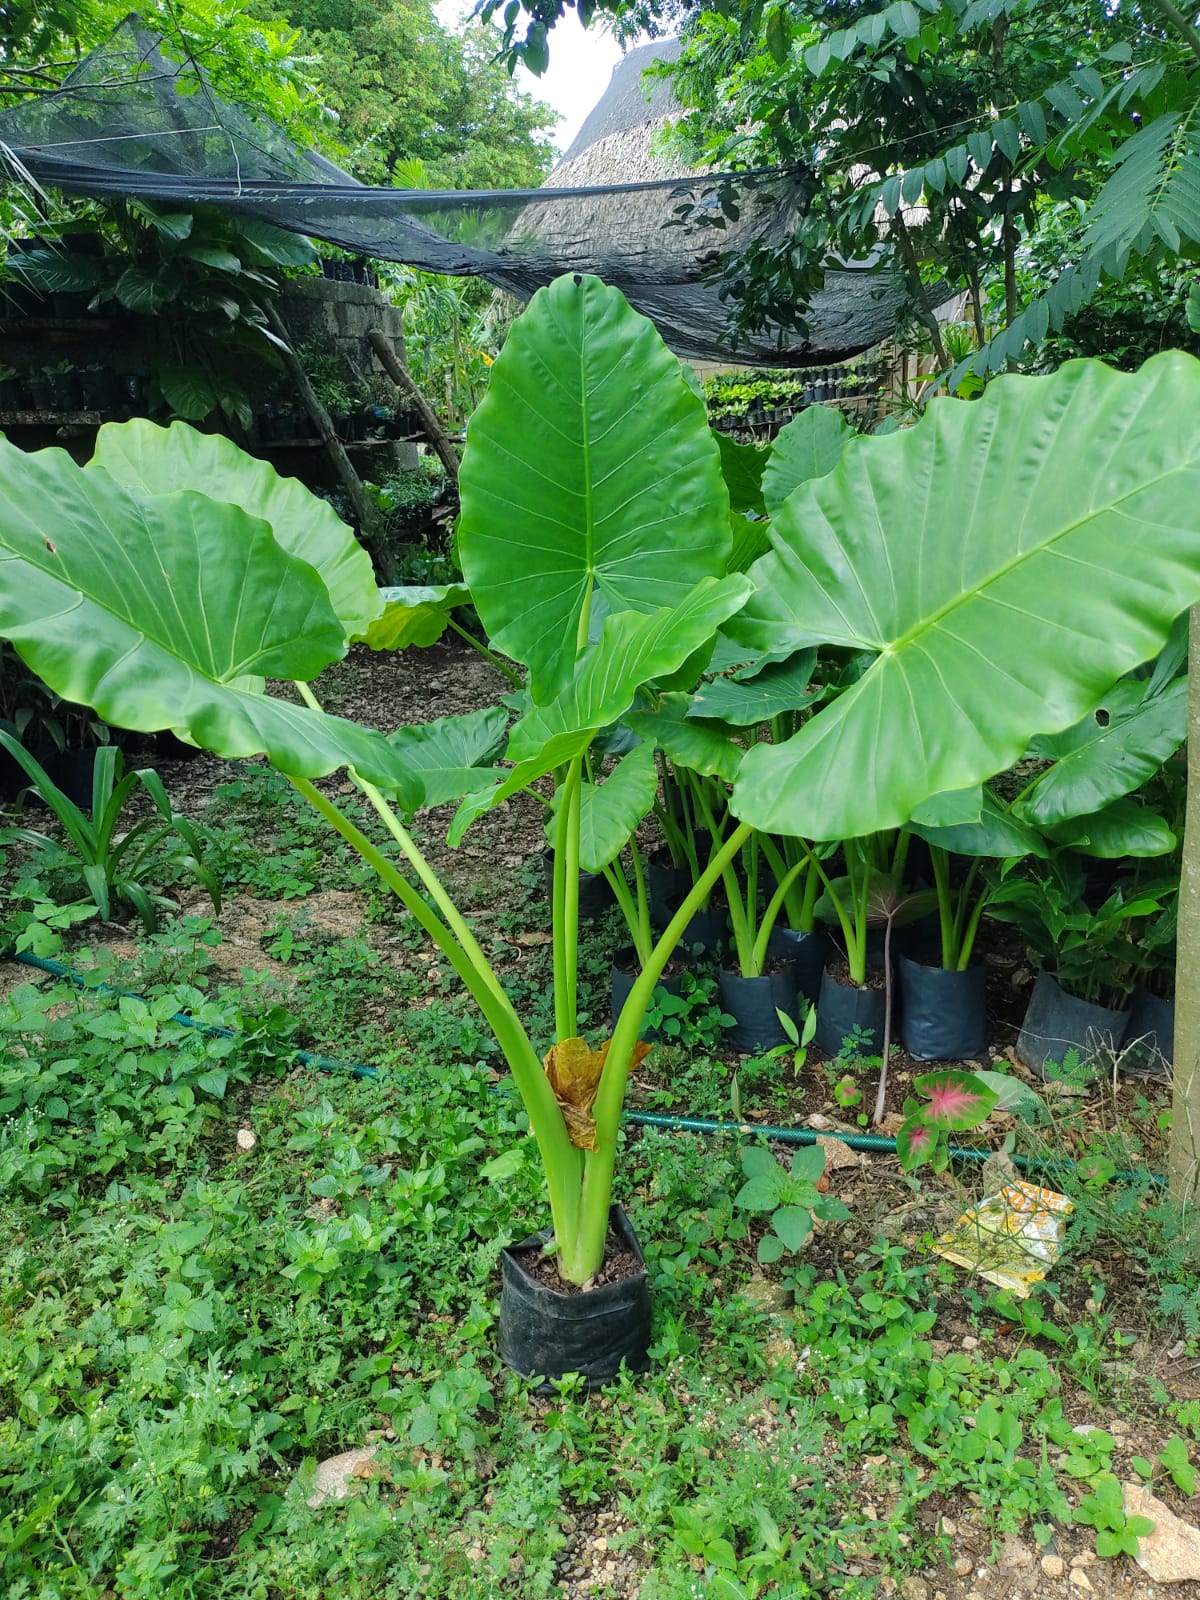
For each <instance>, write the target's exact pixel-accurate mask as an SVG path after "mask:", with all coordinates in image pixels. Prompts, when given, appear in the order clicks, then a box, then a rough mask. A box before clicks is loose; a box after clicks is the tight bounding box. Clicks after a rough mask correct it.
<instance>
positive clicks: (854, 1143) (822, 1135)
mask: <svg viewBox="0 0 1200 1600" xmlns="http://www.w3.org/2000/svg"><path fill="white" fill-rule="evenodd" d="M12 959H13V960H14V961H20V962H22V963H23V964H24V965H25V966H27V967H36V968H37V970H38V971H39V972H46V973H49V974H50V975H51V976H53V977H55V978H66V979H67V980H68V981H69V982H70V983H74V984H78V985H79V987H80V988H83V989H96V990H97V991H98V992H100V993H103V994H130V993H131V991H129V990H127V989H115V988H114V987H113V986H112V985H111V984H108V983H89V981H88V980H87V979H86V978H84V977H81V976H80V974H79V973H78V972H74V971H72V969H71V968H70V967H66V966H64V965H63V964H62V962H61V961H51V960H48V959H47V958H46V957H45V956H35V955H30V954H29V953H28V952H27V951H20V952H17V953H15V954H14V955H13V956H12ZM132 998H134V999H139V998H141V997H140V996H137V995H133V996H132ZM171 1021H172V1022H178V1023H180V1024H181V1025H182V1026H183V1027H185V1028H195V1029H197V1030H198V1031H199V1032H200V1033H207V1034H219V1035H221V1036H222V1037H223V1038H227V1039H232V1038H234V1037H236V1032H235V1030H234V1029H233V1028H222V1027H218V1026H217V1025H216V1024H215V1023H211V1022H200V1021H199V1020H198V1019H197V1018H196V1017H192V1016H189V1015H188V1013H187V1012H186V1011H176V1012H175V1013H174V1014H173V1015H172V1017H171ZM296 1060H297V1061H299V1062H300V1064H301V1065H302V1066H305V1067H316V1068H317V1069H318V1070H319V1071H321V1072H346V1073H349V1074H350V1075H351V1076H352V1077H355V1078H377V1077H378V1076H379V1072H378V1069H377V1068H375V1067H367V1066H363V1065H362V1064H361V1063H359V1062H357V1061H345V1060H341V1059H340V1058H338V1057H337V1056H319V1055H314V1054H313V1053H312V1052H311V1051H309V1050H297V1051H296ZM495 1087H496V1088H502V1087H504V1086H503V1085H500V1084H497V1085H496V1086H495ZM622 1120H623V1121H625V1122H628V1123H632V1124H633V1125H634V1126H635V1127H638V1128H662V1129H665V1130H666V1131H668V1132H670V1133H706V1134H714V1133H728V1134H739V1133H740V1134H747V1133H753V1134H758V1135H760V1136H761V1137H762V1138H765V1139H773V1140H776V1141H778V1142H779V1143H780V1144H796V1145H808V1144H816V1142H817V1140H818V1139H838V1140H840V1142H841V1143H842V1144H844V1145H848V1146H849V1148H850V1149H851V1150H864V1151H871V1152H874V1153H876V1154H881V1155H893V1156H894V1155H895V1154H896V1141H895V1139H892V1138H889V1137H887V1136H886V1135H884V1134H878V1133H838V1132H837V1131H836V1130H834V1129H832V1128H831V1129H830V1130H829V1131H828V1132H826V1131H824V1130H822V1131H820V1132H817V1131H815V1130H813V1129H812V1128H777V1127H773V1126H771V1125H770V1124H769V1123H765V1122H724V1121H720V1120H719V1119H717V1118H715V1117H677V1116H674V1115H672V1114H669V1113H667V1112H661V1111H629V1110H626V1111H625V1112H623V1113H622ZM992 1154H993V1152H992V1151H991V1150H975V1149H951V1151H950V1156H951V1159H952V1160H954V1161H986V1160H987V1158H988V1157H989V1156H990V1155H992ZM1009 1159H1010V1160H1011V1162H1012V1164H1013V1166H1014V1167H1016V1168H1017V1170H1018V1171H1019V1172H1025V1173H1030V1174H1032V1175H1034V1176H1038V1177H1043V1178H1047V1177H1049V1178H1053V1177H1054V1176H1055V1174H1056V1173H1061V1172H1063V1171H1067V1170H1069V1169H1070V1164H1069V1163H1065V1162H1054V1161H1038V1160H1035V1159H1033V1158H1032V1157H1030V1156H1010V1157H1009ZM1114 1177H1115V1178H1117V1179H1121V1180H1124V1181H1126V1182H1128V1181H1130V1180H1132V1179H1135V1178H1136V1179H1138V1180H1140V1181H1143V1182H1144V1181H1146V1179H1147V1178H1148V1177H1149V1178H1150V1181H1151V1182H1153V1183H1155V1184H1161V1183H1162V1182H1164V1180H1163V1179H1162V1178H1160V1177H1158V1176H1157V1175H1152V1174H1146V1173H1133V1172H1118V1173H1115V1174H1114Z"/></svg>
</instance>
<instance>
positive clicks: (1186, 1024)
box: [1170, 606, 1200, 1204]
mask: <svg viewBox="0 0 1200 1600" xmlns="http://www.w3.org/2000/svg"><path fill="white" fill-rule="evenodd" d="M1190 624H1191V626H1190V637H1189V640H1188V741H1187V774H1188V776H1187V821H1186V824H1185V826H1184V834H1183V862H1182V868H1181V872H1180V880H1179V937H1178V944H1177V954H1176V958H1175V1088H1174V1096H1173V1099H1172V1109H1171V1157H1170V1175H1171V1193H1172V1194H1173V1195H1174V1197H1175V1199H1176V1200H1178V1201H1179V1202H1180V1204H1187V1203H1188V1202H1190V1201H1193V1200H1194V1199H1195V1198H1196V1195H1197V1188H1198V1187H1200V606H1193V607H1192V611H1191V618H1190Z"/></svg>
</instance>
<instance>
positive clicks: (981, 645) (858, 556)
mask: <svg viewBox="0 0 1200 1600" xmlns="http://www.w3.org/2000/svg"><path fill="white" fill-rule="evenodd" d="M1198 496H1200V362H1197V361H1196V360H1194V359H1193V358H1192V357H1191V356H1186V355H1183V354H1181V353H1179V352H1174V351H1170V352H1166V353H1164V354H1162V355H1159V356H1156V357H1154V359H1153V360H1151V361H1148V362H1147V363H1146V364H1145V365H1144V366H1143V367H1142V369H1141V370H1140V372H1137V373H1134V374H1129V373H1119V372H1114V371H1113V370H1111V369H1110V368H1107V367H1104V366H1102V365H1100V364H1099V363H1092V362H1071V363H1069V364H1068V365H1066V366H1065V367H1063V368H1062V369H1061V370H1060V371H1058V372H1056V373H1055V374H1053V375H1052V376H1051V377H1047V378H1024V377H1002V378H999V379H997V380H996V381H995V382H994V383H993V384H991V385H989V387H988V388H987V389H986V390H985V391H984V393H983V395H982V396H981V397H980V398H979V400H977V401H975V402H973V403H971V404H966V403H965V402H961V401H949V400H939V401H935V402H934V403H933V404H932V405H931V406H930V407H929V408H928V409H927V411H926V412H925V415H924V416H923V418H922V419H921V421H920V422H919V423H918V424H917V425H916V427H914V428H910V429H907V430H905V431H903V432H901V433H896V434H892V435H890V436H889V437H887V438H884V439H872V440H869V441H866V440H864V441H862V442H861V443H860V444H858V445H856V446H855V447H854V448H853V449H851V450H848V451H847V452H846V453H845V455H844V456H843V458H842V460H841V462H840V463H839V465H838V466H837V467H835V468H834V469H833V471H832V472H830V473H829V474H828V475H827V476H826V477H824V478H819V479H816V480H814V481H813V482H810V483H808V484H805V485H802V486H801V488H799V489H797V490H796V491H794V492H793V494H792V495H791V496H790V498H789V499H788V501H787V503H786V504H785V505H784V507H783V509H782V511H781V512H780V513H779V516H778V517H777V519H776V520H775V522H774V523H773V524H772V533H771V537H772V543H773V545H774V549H773V551H772V553H771V555H769V556H766V557H765V558H764V559H763V560H762V561H760V562H758V563H757V564H756V566H755V567H754V568H753V569H752V573H751V576H752V577H753V579H754V581H755V585H756V590H755V593H754V595H753V596H752V597H751V599H750V601H749V602H748V603H747V605H746V607H745V609H744V611H743V612H742V613H741V614H740V615H739V616H738V617H737V618H736V619H735V620H734V621H733V622H732V623H730V624H729V625H728V627H727V631H728V632H729V633H731V634H732V635H733V636H734V637H735V638H738V639H740V640H741V641H742V642H743V643H744V644H746V645H749V646H751V647H754V648H757V649H765V648H768V647H769V648H772V649H778V648H780V647H781V646H782V645H784V644H785V643H787V644H791V645H792V646H793V647H794V648H796V649H800V648H803V647H805V646H809V645H813V644H822V643H826V644H830V645H836V646H841V647H843V648H850V649H859V650H871V651H874V652H875V659H874V660H873V661H872V663H871V665H870V666H868V668H867V670H866V671H865V672H864V673H863V674H862V676H861V677H860V678H859V679H858V681H857V682H856V683H854V684H853V685H852V686H851V687H850V688H848V689H847V690H846V691H845V692H844V693H843V694H841V695H839V696H838V698H837V699H836V700H834V701H833V702H832V703H831V704H830V705H829V707H828V708H827V709H826V710H824V711H822V712H821V713H820V714H819V715H817V716H815V717H813V718H811V719H810V720H809V722H807V723H806V724H805V726H804V727H803V728H802V729H801V730H800V731H799V732H798V733H797V734H796V735H795V736H794V737H793V738H792V739H790V740H788V741H787V742H786V743H785V744H782V745H777V746H768V745H756V746H755V747H754V749H752V750H750V751H749V752H748V753H747V755H746V759H745V760H744V761H743V763H742V767H741V771H740V774H739V777H738V782H737V785H736V787H735V791H734V796H733V809H734V812H735V813H736V814H737V815H738V816H739V817H740V818H741V819H742V820H743V821H746V822H749V823H751V824H752V825H754V826H755V827H758V828H762V829H764V830H772V831H778V832H781V833H789V834H797V835H800V836H803V837H811V838H854V837H857V836H860V835H863V834H867V833H875V832H878V831H879V830H881V829H883V828H888V827H894V826H898V825H899V824H901V823H903V822H904V821H906V820H907V818H908V817H910V816H911V815H912V812H913V810H914V809H915V808H916V807H917V806H918V805H920V804H921V802H922V801H924V800H926V799H927V798H928V797H929V796H930V795H932V794H937V793H939V792H942V791H944V790H953V789H964V788H967V787H969V786H971V785H972V784H975V783H978V782H980V781H981V780H983V779H985V778H987V777H990V776H991V775H992V774H994V773H995V772H998V771H1001V770H1002V769H1003V768H1005V767H1007V766H1010V765H1012V763H1013V762H1014V761H1016V760H1017V759H1018V758H1019V757H1020V756H1021V754H1022V753H1023V752H1024V750H1025V748H1026V746H1027V745H1028V742H1029V740H1030V738H1032V737H1033V736H1034V735H1035V734H1039V733H1053V732H1056V731H1058V730H1060V729H1063V728H1067V727H1070V726H1071V724H1073V723H1075V722H1077V721H1078V720H1079V718H1080V717H1081V716H1082V715H1083V713H1084V712H1085V711H1087V710H1088V709H1089V707H1091V706H1093V705H1095V704H1096V702H1097V700H1098V699H1099V698H1100V696H1101V695H1103V694H1104V693H1105V691H1106V690H1107V689H1108V687H1109V686H1110V685H1111V684H1112V683H1113V682H1114V681H1115V680H1116V679H1117V678H1118V677H1120V676H1121V675H1122V674H1123V673H1125V672H1127V671H1128V670H1129V669H1130V668H1132V667H1133V666H1135V665H1136V664H1137V663H1138V662H1140V661H1145V660H1147V659H1149V657H1151V656H1153V655H1154V654H1155V653H1156V652H1157V651H1158V650H1159V649H1160V648H1161V647H1162V644H1163V641H1164V640H1165V639H1166V637H1167V634H1168V632H1169V630H1170V627H1171V624H1172V623H1173V622H1174V620H1175V618H1176V617H1177V616H1178V615H1179V613H1180V611H1181V610H1183V609H1184V608H1185V607H1186V606H1188V605H1190V604H1191V603H1192V602H1193V601H1195V600H1196V599H1198V598H1200V524H1197V521H1196V517H1195V506H1196V504H1197V497H1198ZM1131 585H1133V586H1135V588H1136V595H1137V603H1136V604H1131V602H1130V590H1131Z"/></svg>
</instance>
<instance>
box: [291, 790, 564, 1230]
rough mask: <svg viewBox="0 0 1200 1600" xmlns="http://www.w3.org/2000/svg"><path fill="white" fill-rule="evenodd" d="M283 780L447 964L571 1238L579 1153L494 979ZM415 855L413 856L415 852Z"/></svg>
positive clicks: (396, 880)
mask: <svg viewBox="0 0 1200 1600" xmlns="http://www.w3.org/2000/svg"><path fill="white" fill-rule="evenodd" d="M285 776H287V779H288V782H289V783H290V784H291V785H292V787H293V788H294V789H295V790H296V791H297V793H299V794H301V795H303V797H304V798H305V799H306V800H307V801H308V803H309V804H310V805H311V806H312V807H313V809H314V810H315V811H317V812H318V813H319V814H320V815H321V816H322V817H324V818H325V820H326V822H328V823H329V824H330V826H331V827H332V828H334V829H335V831H336V832H337V833H339V834H340V835H341V837H342V838H343V839H345V841H346V843H347V844H348V845H350V846H351V848H352V849H353V850H355V851H356V852H357V853H358V854H359V855H360V856H361V857H362V859H363V860H364V861H365V862H366V863H367V865H368V866H369V867H371V868H372V869H373V870H374V871H375V872H376V873H377V874H378V876H379V878H380V880H381V881H382V882H383V883H385V884H386V885H387V887H388V888H389V889H391V891H392V893H393V894H394V895H395V896H396V898H397V899H398V900H399V901H400V903H401V904H402V905H403V906H404V908H405V910H406V911H408V912H409V913H410V914H411V915H412V916H413V918H414V919H415V920H416V921H417V922H418V923H419V924H420V926H421V927H422V928H423V929H424V930H425V932H426V933H427V934H428V935H429V937H430V939H431V940H432V941H433V943H434V944H435V945H436V946H437V948H438V949H439V950H440V951H441V952H442V954H443V955H444V956H445V957H446V959H447V961H448V962H449V963H450V965H451V966H452V967H453V968H454V970H455V972H456V973H457V974H458V976H459V977H460V978H461V979H462V981H463V984H464V986H465V987H466V989H467V991H468V993H469V994H470V995H471V997H472V998H473V999H474V1001H475V1003H476V1004H477V1005H478V1007H479V1009H480V1010H481V1011H482V1012H483V1014H484V1016H485V1017H486V1018H487V1021H488V1024H489V1025H490V1027H491V1029H492V1032H493V1033H494V1034H495V1036H496V1042H497V1043H498V1044H499V1046H500V1048H501V1050H502V1051H503V1052H504V1059H505V1060H506V1061H507V1062H508V1065H509V1069H510V1070H511V1072H512V1075H513V1080H514V1082H515V1083H516V1085H517V1090H518V1092H519V1093H520V1096H521V1100H522V1102H523V1103H524V1106H525V1110H526V1111H527V1112H528V1114H529V1124H530V1127H531V1129H532V1131H533V1136H534V1138H535V1139H536V1140H537V1145H538V1149H539V1151H540V1153H541V1157H542V1163H543V1166H544V1168H545V1173H546V1186H547V1189H548V1191H549V1196H550V1213H551V1217H552V1219H553V1222H554V1228H555V1232H556V1234H558V1235H559V1236H560V1237H569V1236H571V1235H572V1233H573V1232H574V1231H575V1230H576V1229H577V1226H578V1215H579V1196H580V1177H581V1174H582V1170H583V1158H582V1153H581V1152H580V1151H579V1150H577V1149H576V1148H575V1146H574V1145H573V1144H572V1143H571V1140H570V1136H569V1135H568V1133H567V1128H566V1124H565V1123H564V1121H563V1117H562V1112H561V1111H560V1110H559V1109H558V1101H557V1100H556V1099H555V1097H554V1090H553V1089H552V1088H551V1087H550V1080H549V1078H547V1076H546V1072H545V1068H544V1067H543V1066H542V1063H541V1061H539V1059H538V1056H537V1053H536V1051H535V1050H534V1048H533V1045H532V1044H531V1043H530V1040H529V1035H528V1034H527V1033H526V1032H525V1029H524V1027H523V1025H522V1023H521V1019H520V1017H518V1016H517V1013H516V1011H515V1009H514V1008H513V1004H512V1002H511V1001H510V1000H509V998H508V996H507V995H506V994H505V993H504V991H503V990H502V989H501V987H500V983H499V980H498V979H497V978H496V975H495V973H494V972H492V970H491V968H490V967H489V966H488V964H487V962H486V960H484V959H483V958H482V957H480V958H479V963H478V964H476V961H474V960H473V959H472V958H471V957H470V956H469V955H468V953H467V952H466V951H465V950H464V949H463V948H462V947H461V946H460V944H459V943H458V940H457V939H456V937H455V935H454V933H453V932H452V931H451V929H450V928H449V927H448V926H447V925H446V924H445V923H444V922H443V921H442V920H441V918H440V917H439V916H438V915H437V913H436V912H434V911H432V910H431V909H430V907H429V906H427V905H426V904H425V901H424V900H423V899H422V898H421V896H420V894H419V893H418V892H417V890H416V889H415V888H414V887H413V885H412V884H411V883H409V881H408V879H407V878H405V876H404V874H403V873H401V872H400V871H398V870H397V868H396V866H395V864H394V863H393V862H391V861H389V860H388V858H387V856H385V855H384V854H383V852H382V851H381V850H380V849H379V848H378V847H377V846H376V845H374V844H372V842H371V840H370V839H368V838H367V836H366V835H365V834H364V833H363V832H362V830H361V829H360V828H358V827H357V826H356V825H355V824H354V823H353V822H351V821H350V819H349V817H347V816H345V815H344V813H343V812H342V811H340V810H339V808H338V807H337V806H336V805H334V803H333V801H332V800H329V799H327V798H326V796H325V795H323V794H322V793H321V791H320V790H319V789H318V788H316V787H315V785H314V784H312V783H310V782H309V781H308V779H307V778H296V777H292V776H291V775H290V774H285ZM413 848H414V850H415V848H416V847H415V846H414V847H413ZM418 854H419V852H418ZM476 948H478V947H476Z"/></svg>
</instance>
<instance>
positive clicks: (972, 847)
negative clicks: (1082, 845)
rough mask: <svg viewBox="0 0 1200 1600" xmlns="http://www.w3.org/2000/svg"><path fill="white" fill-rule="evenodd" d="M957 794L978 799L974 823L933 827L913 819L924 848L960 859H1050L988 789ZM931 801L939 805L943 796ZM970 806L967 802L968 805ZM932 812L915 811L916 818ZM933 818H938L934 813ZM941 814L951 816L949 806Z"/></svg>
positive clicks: (913, 828)
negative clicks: (959, 856)
mask: <svg viewBox="0 0 1200 1600" xmlns="http://www.w3.org/2000/svg"><path fill="white" fill-rule="evenodd" d="M957 793H958V794H959V795H964V796H966V795H970V794H972V793H973V794H974V795H975V796H977V797H978V800H979V813H978V816H977V817H976V819H975V821H974V822H946V823H943V824H942V825H941V826H935V825H932V824H930V823H927V822H925V821H920V822H918V821H917V820H916V817H914V818H913V820H912V822H910V823H909V828H910V829H911V831H912V832H913V833H915V834H917V836H918V837H919V838H922V839H924V840H925V842H926V843H927V844H934V845H938V846H939V847H940V848H941V849H943V850H950V851H953V852H955V853H956V854H958V855H963V856H998V857H1000V858H1001V859H1007V858H1009V857H1014V856H1041V857H1043V858H1044V857H1046V856H1048V855H1049V853H1050V852H1049V849H1048V848H1047V845H1046V841H1045V839H1044V838H1043V837H1042V835H1041V834H1040V833H1039V832H1038V831H1037V829H1036V828H1031V827H1030V826H1029V824H1028V823H1026V822H1021V821H1020V820H1019V818H1017V817H1014V816H1013V814H1012V812H1011V811H1010V810H1009V809H1008V807H1007V806H1005V805H1002V804H1001V803H1000V801H999V800H997V799H996V796H995V795H994V794H993V793H992V791H991V790H990V789H975V790H973V791H972V790H959V791H957ZM934 798H935V800H938V801H941V800H942V799H943V796H941V795H937V796H935V797H934ZM949 800H950V801H951V802H953V797H949ZM970 803H971V802H969V801H968V802H966V804H968V805H969V804H970ZM931 810H934V808H933V807H932V806H928V805H927V806H925V807H922V808H921V809H920V810H919V811H918V815H919V816H921V817H922V818H924V816H925V815H926V814H928V813H929V812H930V811H931ZM934 814H937V812H936V810H935V811H934ZM941 814H942V815H949V814H950V805H949V803H948V804H947V806H946V808H945V809H944V810H942V812H941Z"/></svg>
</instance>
